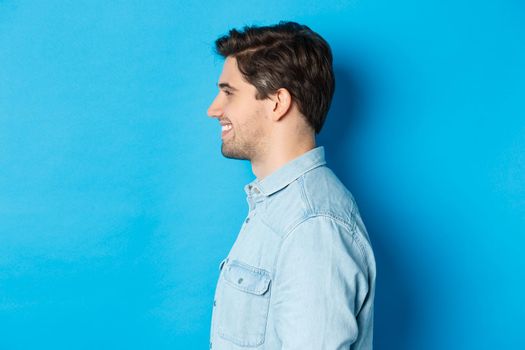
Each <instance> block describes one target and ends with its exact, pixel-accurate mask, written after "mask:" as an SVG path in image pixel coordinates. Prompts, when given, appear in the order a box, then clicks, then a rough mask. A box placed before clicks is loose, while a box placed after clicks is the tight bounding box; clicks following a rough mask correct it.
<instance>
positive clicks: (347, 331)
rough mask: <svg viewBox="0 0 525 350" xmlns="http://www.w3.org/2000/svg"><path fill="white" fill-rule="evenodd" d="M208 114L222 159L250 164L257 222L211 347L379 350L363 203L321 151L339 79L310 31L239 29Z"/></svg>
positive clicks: (229, 39) (226, 272) (230, 270)
mask: <svg viewBox="0 0 525 350" xmlns="http://www.w3.org/2000/svg"><path fill="white" fill-rule="evenodd" d="M215 44H216V49H217V51H218V53H219V54H220V55H221V56H223V57H225V62H224V67H223V71H222V74H221V76H220V78H219V82H218V87H219V93H218V95H217V97H216V98H215V100H214V101H213V103H212V104H211V106H210V107H209V109H208V115H209V116H210V117H213V118H217V119H218V121H219V123H220V125H221V126H222V154H223V155H224V156H225V157H227V158H235V159H247V160H249V161H250V162H251V165H252V170H253V173H254V175H255V176H256V179H255V180H253V181H252V182H251V183H249V184H247V185H246V186H245V187H244V190H245V192H246V194H247V201H248V204H249V214H248V216H247V218H246V220H245V221H244V223H243V225H242V228H241V231H240V233H239V235H238V237H237V240H236V241H235V243H234V245H233V247H232V248H231V250H230V253H229V254H228V256H227V258H225V259H224V260H223V261H222V262H221V264H220V275H219V281H218V284H217V288H216V292H215V300H214V302H213V315H212V322H211V323H212V325H211V340H210V348H213V349H221V350H222V349H286V350H291V349H297V350H299V349H301V350H306V349H319V350H321V349H322V350H336V349H337V350H338V349H372V325H373V303H374V291H375V275H376V270H375V259H374V255H373V252H372V248H371V245H370V242H369V237H368V234H367V232H366V229H365V226H364V224H363V222H362V220H361V217H360V215H359V211H358V209H357V206H356V204H355V201H354V199H353V197H352V195H351V194H350V192H348V190H347V189H346V188H345V186H344V185H343V184H342V183H341V182H340V181H339V180H338V178H337V177H336V176H335V175H334V173H333V172H332V171H331V170H330V169H329V168H328V167H327V166H326V162H325V159H324V148H323V147H322V146H321V147H316V143H315V135H316V134H318V133H319V131H320V130H321V128H322V126H323V123H324V120H325V118H326V114H327V112H328V109H329V107H330V103H331V99H332V96H333V92H334V88H335V82H334V76H333V70H332V54H331V50H330V47H329V45H328V44H327V43H326V41H325V40H324V39H323V38H321V37H320V36H319V35H318V34H316V33H315V32H313V31H312V30H310V28H308V27H307V26H304V25H299V24H297V23H294V22H280V23H279V24H277V25H274V26H265V27H256V26H252V27H245V28H244V29H243V30H242V31H238V30H235V29H233V30H231V31H230V32H229V34H228V35H226V36H223V37H221V38H219V39H218V40H217V41H216V43H215Z"/></svg>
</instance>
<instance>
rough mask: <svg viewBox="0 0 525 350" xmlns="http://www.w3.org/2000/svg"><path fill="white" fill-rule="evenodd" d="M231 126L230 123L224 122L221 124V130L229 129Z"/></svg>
mask: <svg viewBox="0 0 525 350" xmlns="http://www.w3.org/2000/svg"><path fill="white" fill-rule="evenodd" d="M231 128H232V125H231V124H226V125H223V126H222V131H226V130H230V129H231Z"/></svg>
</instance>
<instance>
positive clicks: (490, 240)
mask: <svg viewBox="0 0 525 350" xmlns="http://www.w3.org/2000/svg"><path fill="white" fill-rule="evenodd" d="M524 10H525V6H523V3H522V2H520V1H517V0H516V1H510V0H508V1H488V0H481V1H477V2H473V1H466V0H456V1H443V0H440V1H437V0H434V1H416V0H405V1H388V0H375V1H359V0H355V1H346V2H345V1H325V2H324V5H320V2H316V1H310V0H302V1H297V0H294V1H288V2H282V1H265V2H260V1H259V2H253V3H248V2H244V1H228V2H225V1H213V2H206V3H197V2H194V3H192V4H191V5H190V4H188V3H187V2H182V1H178V2H173V1H155V2H153V1H142V2H140V1H111V2H107V1H33V2H28V3H24V2H22V1H1V2H0V349H2V350H3V349H37V348H38V349H124V348H126V349H149V348H155V349H206V348H207V347H208V334H209V320H210V316H211V303H212V300H213V291H214V288H215V282H216V278H217V273H218V263H219V261H220V259H221V258H223V257H224V256H225V255H226V254H227V252H228V250H229V248H230V246H231V244H232V243H233V241H234V239H235V237H236V235H237V233H238V230H239V227H240V224H241V222H242V220H243V218H244V216H245V215H246V213H247V210H248V208H247V203H246V200H245V194H244V191H243V190H242V187H243V186H244V184H246V183H248V182H249V181H251V180H252V179H253V175H252V173H251V168H250V164H249V163H248V162H245V161H242V162H241V161H234V160H227V159H224V158H222V156H221V154H220V142H221V141H220V129H219V125H218V123H217V122H216V120H211V119H210V118H208V117H207V116H206V109H207V107H208V104H209V103H210V102H211V101H212V99H213V97H214V95H215V93H216V86H215V83H216V81H217V79H218V76H219V74H220V71H221V69H222V60H221V59H220V58H218V57H216V56H214V55H213V51H212V45H213V41H214V39H216V38H217V37H218V36H219V35H220V34H224V33H225V32H226V31H227V30H228V29H229V28H231V27H238V26H242V25H245V24H271V23H275V22H277V21H279V20H281V19H287V20H295V21H299V22H302V23H305V24H307V25H309V26H310V27H311V28H312V29H314V30H316V31H318V32H319V33H320V34H321V35H323V36H324V37H325V38H326V39H327V40H328V41H329V42H330V43H331V45H332V49H333V52H334V65H335V71H336V79H337V89H336V93H335V97H334V102H333V105H332V110H331V112H330V114H329V117H328V120H327V123H326V124H325V128H324V130H323V131H322V133H321V135H320V137H319V140H318V141H319V144H321V145H324V146H325V148H326V152H327V161H328V164H329V165H330V166H331V167H332V168H333V169H334V171H335V172H336V173H337V174H338V175H339V176H340V178H341V179H342V180H343V182H344V183H345V184H346V185H347V187H348V188H349V189H350V190H351V191H352V192H353V194H354V195H355V197H356V199H357V201H358V205H359V207H360V210H361V213H362V215H363V218H364V220H365V223H366V224H367V227H368V230H369V233H370V236H371V239H372V244H373V246H374V248H375V252H376V258H377V263H378V281H377V287H378V289H377V297H376V314H375V315H376V323H375V326H376V327H375V344H376V347H375V348H376V349H383V350H392V349H394V350H407V349H408V350H412V349H413V350H416V349H426V350H433V349H525V332H524V329H523V327H524V326H523V325H524V324H525V302H524V295H525V254H524V253H523V249H524V247H525V236H524V235H525V180H524V179H525V106H524V103H525V102H524V101H525V40H524V38H525V21H524V20H523V18H524Z"/></svg>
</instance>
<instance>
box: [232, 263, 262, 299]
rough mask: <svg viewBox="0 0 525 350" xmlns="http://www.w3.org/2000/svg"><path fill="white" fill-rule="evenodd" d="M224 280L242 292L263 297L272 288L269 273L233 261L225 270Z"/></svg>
mask: <svg viewBox="0 0 525 350" xmlns="http://www.w3.org/2000/svg"><path fill="white" fill-rule="evenodd" d="M224 279H225V280H226V282H228V283H229V284H230V285H232V286H233V287H235V288H237V289H240V290H242V291H245V292H248V293H251V294H256V295H262V294H264V293H266V291H267V290H268V287H269V286H270V274H269V273H268V271H266V270H263V269H260V268H257V267H253V266H250V265H247V264H244V263H241V262H240V261H236V260H232V261H231V262H230V263H229V264H228V265H226V269H225V270H224Z"/></svg>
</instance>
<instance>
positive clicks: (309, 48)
mask: <svg viewBox="0 0 525 350" xmlns="http://www.w3.org/2000/svg"><path fill="white" fill-rule="evenodd" d="M215 48H216V51H217V53H218V54H219V55H221V56H222V57H224V58H226V57H228V56H232V57H235V58H236V60H237V65H238V67H239V70H240V72H241V74H242V75H243V77H244V78H245V79H246V81H247V82H249V83H250V84H252V85H253V86H255V88H256V89H257V94H256V96H255V98H256V99H258V100H262V99H265V98H267V97H268V96H269V95H270V94H273V93H275V92H276V91H277V90H278V89H280V88H285V89H287V90H288V91H289V92H290V94H291V95H292V99H293V100H294V101H295V102H296V103H297V105H298V108H299V111H300V112H301V113H302V114H303V115H304V116H305V117H306V120H307V122H308V124H309V125H310V126H311V127H312V128H313V129H314V130H315V132H316V134H318V133H319V132H320V131H321V128H322V127H323V124H324V121H325V119H326V115H327V113H328V109H329V108H330V103H331V101H332V97H333V94H334V90H335V78H334V73H333V69H332V52H331V49H330V46H329V45H328V43H327V42H326V41H325V40H324V39H323V38H322V37H321V36H320V35H319V34H317V33H315V32H314V31H312V30H311V29H310V28H308V27H307V26H305V25H301V24H298V23H295V22H285V21H281V22H279V24H276V25H273V26H263V27H259V26H245V27H244V28H243V30H241V31H239V30H237V29H231V30H230V31H229V33H228V35H224V36H222V37H220V38H219V39H217V40H216V41H215Z"/></svg>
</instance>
